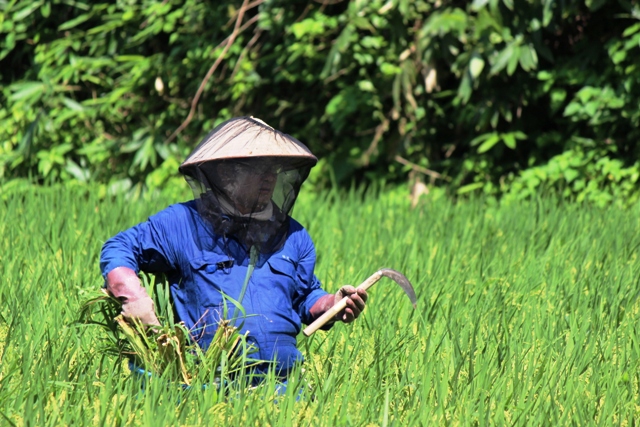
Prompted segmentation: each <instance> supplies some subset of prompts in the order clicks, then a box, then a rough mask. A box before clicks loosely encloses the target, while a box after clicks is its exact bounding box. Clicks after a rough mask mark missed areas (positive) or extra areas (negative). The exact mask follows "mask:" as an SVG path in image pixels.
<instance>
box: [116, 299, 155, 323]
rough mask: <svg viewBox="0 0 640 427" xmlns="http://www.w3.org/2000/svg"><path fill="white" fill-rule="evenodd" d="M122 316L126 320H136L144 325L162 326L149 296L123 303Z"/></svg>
mask: <svg viewBox="0 0 640 427" xmlns="http://www.w3.org/2000/svg"><path fill="white" fill-rule="evenodd" d="M122 315H123V316H124V317H125V319H129V320H133V319H136V320H138V321H140V323H142V324H143V325H154V326H160V321H159V320H158V317H157V316H156V312H155V310H154V306H153V300H152V299H151V297H150V296H148V295H146V297H142V298H138V299H136V300H133V301H132V300H127V301H126V302H124V303H122Z"/></svg>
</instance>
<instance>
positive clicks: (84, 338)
mask: <svg viewBox="0 0 640 427" xmlns="http://www.w3.org/2000/svg"><path fill="white" fill-rule="evenodd" d="M183 198H184V199H185V200H186V199H188V198H190V193H189V192H188V190H187V189H186V185H185V193H184V197H183ZM174 201H177V200H171V199H170V198H169V197H156V198H153V199H151V198H149V199H144V200H127V199H126V198H125V197H116V198H108V197H107V198H105V197H99V196H98V195H97V194H96V192H91V191H87V190H86V189H75V190H73V189H65V188H44V189H28V190H22V191H16V192H13V193H1V192H0V425H1V426H5V425H6V426H38V427H40V426H97V425H109V426H159V425H171V426H205V425H207V426H209V425H229V426H231V425H234V426H265V425H271V426H307V425H309V426H427V425H434V426H441V425H442V426H489V425H496V426H502V425H515V426H566V425H576V426H589V425H598V426H614V425H616V426H618V425H619V426H633V425H638V424H639V422H640V369H639V367H640V342H639V340H640V320H639V319H640V299H639V296H640V284H639V282H638V280H639V279H640V259H639V256H640V233H639V232H638V231H639V230H640V206H639V207H635V208H630V209H628V210H621V209H618V208H614V207H610V208H595V207H589V206H586V205H578V204H571V203H567V202H563V201H562V200H560V199H556V198H554V197H552V196H546V197H541V198H538V199H535V200H530V201H521V202H511V203H509V204H499V203H496V202H495V201H483V200H473V199H472V200H466V201H459V202H457V203H453V202H451V201H448V200H447V199H445V198H440V199H427V200H425V201H424V203H423V204H421V205H419V206H418V207H417V208H416V209H411V208H410V201H409V200H408V198H407V197H406V196H404V195H401V194H400V193H398V192H392V193H384V194H382V195H378V196H372V195H364V196H363V195H362V194H359V193H358V192H351V193H348V194H344V195H341V196H336V195H335V194H324V195H319V196H314V195H311V194H304V195H303V197H301V199H300V200H299V201H298V203H297V205H296V209H295V210H294V215H293V216H294V217H296V218H297V219H298V220H299V221H300V222H301V223H302V224H303V225H305V226H306V227H307V229H308V230H309V232H310V234H311V236H312V237H313V239H314V241H315V244H316V249H317V253H318V264H317V269H316V274H317V275H318V277H319V278H320V279H321V280H322V281H323V283H324V286H325V289H327V290H328V291H336V290H337V289H338V288H339V287H340V286H341V285H342V284H345V283H350V284H354V285H357V284H358V283H359V282H360V281H362V280H364V279H365V278H366V277H368V276H369V275H370V274H372V273H373V272H375V271H376V270H377V269H379V268H381V267H387V268H393V269H396V270H399V271H401V272H403V273H404V274H405V275H406V276H407V277H408V278H409V279H410V280H411V281H412V282H413V285H414V287H415V289H416V293H417V295H418V305H417V309H416V310H413V308H412V306H411V304H410V302H409V300H408V298H407V297H406V296H405V295H404V294H403V293H402V291H401V289H400V288H399V287H398V286H396V285H395V284H393V283H392V282H391V281H390V280H388V279H383V280H381V281H380V282H379V283H378V284H376V285H375V286H374V287H373V288H371V289H370V291H369V295H370V298H369V302H368V304H367V308H366V310H365V311H364V313H363V314H362V316H361V317H360V318H359V319H358V320H357V321H356V322H355V323H353V324H350V325H343V324H338V325H336V326H335V327H334V328H333V329H332V330H331V331H329V332H324V331H320V332H318V333H316V334H315V335H313V336H312V337H311V338H305V337H304V336H302V335H300V337H299V347H300V349H301V350H302V351H303V353H304V354H305V357H306V359H307V361H306V363H305V364H304V366H303V369H301V370H299V371H297V372H295V373H294V374H293V375H292V377H291V378H290V380H289V387H288V389H287V393H286V394H285V395H284V396H280V397H278V398H277V401H275V402H274V400H276V399H275V398H274V387H275V381H274V380H273V379H272V378H269V379H267V380H266V381H265V383H264V384H263V385H262V386H259V387H257V388H255V389H242V388H235V389H232V390H230V391H229V392H227V393H226V394H225V393H221V392H218V390H217V389H216V388H215V387H208V388H205V389H202V388H200V387H193V388H190V389H186V390H184V389H183V388H182V387H180V386H179V385H176V384H168V383H166V382H163V381H161V380H158V381H153V380H152V381H151V382H149V383H148V384H147V385H146V389H145V390H144V392H142V391H141V389H140V387H141V385H140V383H139V381H137V380H135V379H132V378H131V375H130V373H129V370H128V368H127V366H126V363H124V362H122V361H119V360H118V359H117V357H115V356H112V355H110V354H108V353H106V352H105V351H104V348H103V347H104V339H103V338H104V337H103V336H102V334H103V331H101V330H100V329H99V328H98V327H96V326H93V325H85V324H79V323H77V322H76V320H77V319H78V312H79V309H80V306H81V304H82V303H83V302H84V301H86V300H87V299H88V298H90V297H91V296H94V295H95V294H96V292H97V290H98V289H99V288H100V286H101V285H102V279H101V276H100V272H99V265H98V259H99V253H100V249H101V246H102V244H103V242H104V241H105V240H106V239H108V238H109V237H111V236H112V235H113V234H115V233H116V232H118V231H119V230H122V229H124V228H127V227H129V226H131V225H134V224H136V223H138V222H140V221H143V220H145V219H146V217H147V216H148V215H150V214H152V213H155V212H156V211H158V210H160V209H162V208H164V207H165V206H167V205H168V204H169V203H172V202H174ZM300 390H303V391H302V392H300ZM299 393H302V394H301V395H300V394H299ZM299 396H301V397H300V398H299V399H297V398H298V397H299Z"/></svg>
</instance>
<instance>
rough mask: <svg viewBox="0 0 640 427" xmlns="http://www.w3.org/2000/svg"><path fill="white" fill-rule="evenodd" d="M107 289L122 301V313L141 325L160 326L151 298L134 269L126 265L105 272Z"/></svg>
mask: <svg viewBox="0 0 640 427" xmlns="http://www.w3.org/2000/svg"><path fill="white" fill-rule="evenodd" d="M107 291H108V292H109V293H110V294H111V295H113V296H114V297H115V298H117V299H119V300H120V301H121V302H122V315H123V316H124V317H125V318H126V319H129V320H132V319H136V320H138V321H140V323H142V324H143V325H154V326H160V321H159V320H158V317H157V316H156V313H155V310H154V306H153V300H152V299H151V297H150V296H149V294H148V293H147V290H146V289H145V288H143V287H142V286H141V284H140V279H139V278H138V275H137V274H136V272H135V271H133V270H131V269H130V268H127V267H117V268H114V269H113V270H111V271H110V272H109V274H107Z"/></svg>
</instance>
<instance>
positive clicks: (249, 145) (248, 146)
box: [180, 117, 318, 171]
mask: <svg viewBox="0 0 640 427" xmlns="http://www.w3.org/2000/svg"><path fill="white" fill-rule="evenodd" d="M248 157H288V158H291V160H292V161H294V162H295V163H298V162H299V163H300V165H309V166H313V165H315V164H316V162H317V161H318V159H317V158H316V156H314V155H313V154H312V153H311V151H310V150H309V149H308V148H307V147H306V146H305V145H304V144H303V143H301V142H300V141H298V140H297V139H295V138H294V137H292V136H291V135H287V134H286V133H282V132H280V131H278V130H276V129H274V128H272V127H271V126H269V125H268V124H266V123H265V122H263V121H262V120H260V119H256V118H254V117H236V118H233V119H230V120H227V121H226V122H223V123H221V124H220V125H218V126H217V127H216V128H215V129H214V130H213V131H211V133H209V135H207V136H206V137H205V138H204V140H203V141H202V142H201V143H200V144H199V145H198V146H197V147H196V148H195V150H193V152H192V153H191V154H190V155H189V157H187V159H186V160H185V161H184V163H182V165H181V166H180V170H181V171H184V170H185V169H190V167H192V166H197V165H199V164H202V163H205V162H209V161H212V160H223V159H239V158H248Z"/></svg>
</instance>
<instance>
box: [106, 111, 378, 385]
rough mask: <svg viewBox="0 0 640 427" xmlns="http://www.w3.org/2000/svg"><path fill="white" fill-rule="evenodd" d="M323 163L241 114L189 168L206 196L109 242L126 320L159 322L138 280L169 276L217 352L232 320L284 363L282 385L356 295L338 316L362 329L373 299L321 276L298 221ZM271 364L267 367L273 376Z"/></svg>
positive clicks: (184, 316) (263, 355)
mask: <svg viewBox="0 0 640 427" xmlns="http://www.w3.org/2000/svg"><path fill="white" fill-rule="evenodd" d="M316 162H317V159H316V157H315V156H314V155H313V154H311V152H310V151H309V149H308V148H307V147H306V146H304V145H303V144H302V143H301V142H300V141H298V140H296V139H295V138H293V137H291V136H289V135H286V134H284V133H282V132H279V131H277V130H275V129H273V128H272V127H270V126H269V125H267V124H266V123H264V122H262V121H261V120H258V119H255V118H252V117H238V118H234V119H231V120H228V121H226V122H224V123H222V124H221V125H219V126H218V127H216V128H215V129H214V130H213V131H212V132H211V133H210V134H209V135H207V136H206V137H205V138H204V140H203V141H202V142H201V143H200V145H198V147H196V149H195V150H194V151H193V152H192V153H191V155H189V157H188V158H187V159H186V161H185V162H184V163H183V164H182V165H181V166H180V172H181V173H182V174H183V175H184V176H185V178H186V180H187V181H188V182H189V184H190V186H191V188H192V189H193V191H194V194H195V200H193V201H190V202H186V203H179V204H176V205H172V206H169V207H168V208H166V209H164V210H163V211H161V212H159V213H157V214H156V215H153V216H152V217H150V218H149V219H148V220H147V221H146V222H143V223H140V224H138V225H136V226H134V227H132V228H130V229H128V230H125V231H123V232H121V233H119V234H117V235H116V236H114V237H112V238H111V239H109V240H108V241H107V242H106V243H105V244H104V247H103V248H102V254H101V258H100V268H101V270H102V274H103V276H104V278H105V281H106V285H105V286H106V289H107V291H108V292H109V293H110V294H111V295H113V296H114V297H116V298H118V299H119V300H120V301H121V302H122V314H123V315H124V316H125V317H127V318H135V319H138V320H140V321H141V322H142V323H143V324H147V325H158V324H159V321H158V318H157V317H156V313H155V312H154V305H153V301H152V300H151V298H150V296H149V295H148V294H147V292H146V291H145V289H144V288H143V287H142V286H141V284H140V279H139V278H138V272H139V271H144V272H147V273H153V274H163V275H164V276H165V277H166V279H167V280H168V282H169V285H170V289H171V297H172V303H173V307H174V312H175V315H176V317H177V320H179V321H182V322H184V323H185V325H186V327H187V328H188V329H189V330H190V331H191V336H192V339H193V340H195V341H196V342H197V343H198V345H199V346H200V347H202V348H203V349H206V348H207V347H208V346H209V344H210V343H211V340H212V338H213V335H214V333H215V331H216V328H217V325H218V324H219V322H220V321H221V320H223V316H224V313H225V309H224V307H225V304H226V303H225V300H224V296H228V297H230V298H233V299H235V300H236V301H239V302H240V303H241V305H242V306H243V308H244V310H245V311H246V316H244V317H242V318H240V317H241V316H240V311H236V312H234V310H233V306H232V305H231V304H228V305H229V306H230V307H229V308H228V310H227V311H226V313H227V317H232V318H231V319H229V320H231V321H232V322H235V325H236V326H238V327H241V331H240V332H242V333H248V341H249V342H250V343H251V344H254V345H255V346H256V347H257V348H258V353H257V354H255V355H254V357H256V358H258V359H260V360H266V361H272V362H274V363H275V366H274V368H275V369H276V372H277V374H278V375H280V376H281V377H286V375H287V373H288V372H289V371H290V370H291V369H292V368H293V366H294V365H295V364H296V363H297V362H301V361H302V360H303V357H302V354H301V353H300V351H299V350H298V349H297V348H296V335H297V334H298V333H299V332H300V328H301V323H305V324H309V323H311V322H313V320H315V319H316V318H318V317H319V316H321V315H322V314H323V313H324V312H325V311H326V310H328V309H329V308H331V307H332V306H333V305H334V303H336V302H338V301H340V299H342V298H343V297H344V296H349V298H350V299H349V301H348V305H347V308H346V309H344V310H343V311H342V312H340V313H339V314H338V315H337V316H336V320H340V321H343V322H345V323H349V322H352V321H353V320H354V319H355V318H357V317H358V315H359V314H360V313H361V312H362V310H363V309H364V306H365V302H366V300H367V293H366V292H365V291H364V290H356V289H355V288H354V287H353V286H343V287H342V288H340V290H338V292H337V293H335V294H328V293H327V292H326V291H324V290H323V289H322V287H321V284H320V282H319V280H318V279H317V278H316V276H315V275H314V267H315V262H316V255H315V248H314V245H313V242H312V241H311V238H310V237H309V234H308V233H307V231H306V230H305V229H304V228H303V227H302V226H301V225H300V224H299V223H298V222H296V221H295V220H294V219H292V218H291V217H290V216H289V212H290V211H291V209H292V207H293V204H294V202H295V200H296V197H297V196H298V192H299V190H300V186H301V185H302V183H303V181H304V180H305V179H306V178H307V176H308V175H309V171H310V169H311V168H312V167H313V166H314V165H315V164H316ZM269 365H271V364H265V365H263V366H261V367H260V369H259V371H262V372H265V371H266V370H267V369H268V367H269Z"/></svg>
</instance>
